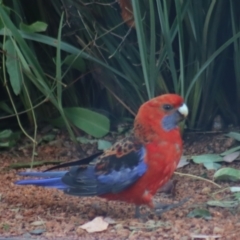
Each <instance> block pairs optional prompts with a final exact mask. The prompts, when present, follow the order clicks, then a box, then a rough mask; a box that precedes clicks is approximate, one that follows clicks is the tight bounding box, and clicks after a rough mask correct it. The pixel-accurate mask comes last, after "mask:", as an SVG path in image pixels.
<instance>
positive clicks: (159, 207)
mask: <svg viewBox="0 0 240 240" xmlns="http://www.w3.org/2000/svg"><path fill="white" fill-rule="evenodd" d="M189 199H190V198H189V197H188V198H184V199H183V200H181V201H180V202H178V203H175V204H161V203H155V204H153V205H154V213H155V214H156V215H158V216H160V215H161V214H162V213H164V212H167V211H169V210H171V209H173V208H177V207H180V206H182V205H183V204H184V203H185V202H187V201H188V200H189Z"/></svg>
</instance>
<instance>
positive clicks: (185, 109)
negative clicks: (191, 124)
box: [178, 103, 188, 117]
mask: <svg viewBox="0 0 240 240" xmlns="http://www.w3.org/2000/svg"><path fill="white" fill-rule="evenodd" d="M178 111H179V113H181V114H182V115H183V116H184V117H187V115H188V107H187V105H186V104H185V103H183V105H182V106H181V107H179V108H178Z"/></svg>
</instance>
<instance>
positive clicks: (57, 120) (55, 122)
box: [48, 117, 65, 128]
mask: <svg viewBox="0 0 240 240" xmlns="http://www.w3.org/2000/svg"><path fill="white" fill-rule="evenodd" d="M48 121H49V122H50V123H51V124H52V125H53V126H55V127H58V128H63V127H64V126H65V122H64V120H63V118H62V117H58V118H54V119H50V120H48Z"/></svg>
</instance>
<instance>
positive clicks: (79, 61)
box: [63, 54, 86, 72]
mask: <svg viewBox="0 0 240 240" xmlns="http://www.w3.org/2000/svg"><path fill="white" fill-rule="evenodd" d="M63 63H64V64H66V65H68V66H70V67H72V68H74V69H77V70H79V71H81V72H84V71H85V70H86V64H85V61H84V60H83V58H82V57H81V56H79V55H75V54H71V55H68V56H67V57H66V58H65V59H64V61H63Z"/></svg>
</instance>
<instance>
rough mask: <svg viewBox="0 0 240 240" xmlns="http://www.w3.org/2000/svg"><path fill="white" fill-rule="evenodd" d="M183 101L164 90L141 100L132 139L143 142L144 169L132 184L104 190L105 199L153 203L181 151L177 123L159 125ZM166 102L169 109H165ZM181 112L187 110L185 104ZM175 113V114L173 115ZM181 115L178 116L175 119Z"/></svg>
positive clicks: (151, 204)
mask: <svg viewBox="0 0 240 240" xmlns="http://www.w3.org/2000/svg"><path fill="white" fill-rule="evenodd" d="M183 104H184V101H183V99H182V98H181V97H180V96H178V95H176V94H165V95H162V96H159V97H156V98H154V99H152V100H150V101H148V102H146V103H144V104H143V105H142V106H141V107H140V109H139V111H138V114H137V116H136V119H135V122H134V137H135V141H137V142H138V143H139V142H140V143H141V144H143V145H144V147H145V148H146V154H145V157H144V161H145V162H146V164H147V167H148V168H147V171H146V173H145V174H144V175H143V176H142V177H141V178H140V179H138V180H137V181H136V182H135V183H134V184H133V185H132V186H130V187H129V188H127V189H125V190H123V191H122V192H119V193H117V194H115V193H114V194H105V195H102V197H104V198H106V199H108V200H120V201H125V202H129V203H134V204H136V205H142V204H146V205H148V206H149V207H154V206H153V202H152V198H153V196H154V195H155V193H156V192H157V190H158V189H159V188H160V187H162V186H163V185H164V184H165V183H167V181H168V180H169V179H170V177H171V176H172V174H173V172H174V171H175V169H176V167H177V165H178V162H179V160H180V158H181V155H182V138H181V134H180V131H179V127H178V126H177V125H176V126H174V127H173V128H172V129H170V130H166V129H164V128H163V127H162V126H161V122H162V120H163V118H164V117H166V116H170V115H171V114H174V113H175V112H176V111H178V109H179V108H181V107H182V106H183ZM166 106H169V110H166V109H164V107H165V108H167V107H166ZM184 111H186V112H185V113H184V114H182V113H180V115H185V116H183V117H186V115H187V114H188V112H187V108H185V105H184ZM176 117H178V116H176ZM180 120H181V119H177V122H178V121H180Z"/></svg>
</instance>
